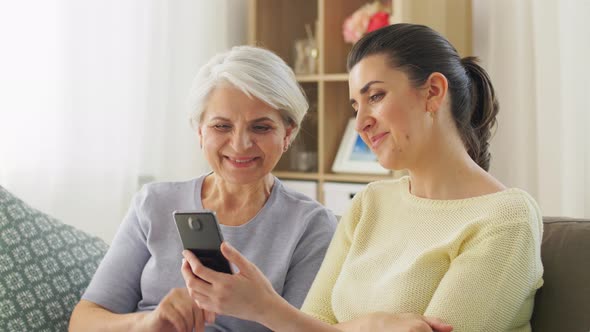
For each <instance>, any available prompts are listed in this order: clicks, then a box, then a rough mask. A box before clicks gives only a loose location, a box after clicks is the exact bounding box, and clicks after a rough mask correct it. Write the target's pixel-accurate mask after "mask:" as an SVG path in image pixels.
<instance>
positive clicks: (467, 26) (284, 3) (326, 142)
mask: <svg viewBox="0 0 590 332" xmlns="http://www.w3.org/2000/svg"><path fill="white" fill-rule="evenodd" d="M367 2H368V1H367V0H250V3H249V13H248V14H249V31H248V42H249V44H250V45H257V46H261V47H265V48H267V49H270V50H272V51H274V52H275V53H277V54H278V55H279V56H280V57H282V58H283V59H284V60H285V61H286V62H287V63H288V64H289V65H291V66H293V65H294V62H295V46H294V45H295V41H296V40H299V39H304V38H306V29H305V26H306V24H307V25H308V26H309V27H311V28H315V29H314V30H315V31H316V33H317V49H318V53H317V54H318V62H317V73H314V74H306V75H297V79H298V81H299V82H300V84H301V85H302V86H303V89H304V90H305V93H306V94H307V97H308V100H309V104H310V111H309V113H308V115H307V117H306V119H305V120H304V122H303V124H302V128H301V132H300V135H299V137H298V139H297V141H296V142H295V143H294V145H293V147H292V148H291V149H290V151H288V152H287V153H285V155H284V156H283V158H282V159H281V161H280V162H279V164H278V165H277V167H276V169H275V171H274V172H273V173H274V174H275V175H276V176H278V177H279V178H282V179H290V180H311V181H316V182H317V184H318V185H317V188H318V193H317V197H318V199H319V201H320V202H324V197H323V192H324V191H323V187H324V183H326V182H352V183H367V182H370V181H374V180H378V179H387V178H391V177H392V176H397V175H399V173H396V174H391V175H363V174H341V173H338V174H336V173H333V172H332V171H331V169H332V164H333V163H334V159H335V158H336V153H337V152H338V147H339V146H340V141H341V139H342V136H343V134H344V130H345V128H346V124H347V122H348V119H349V118H351V117H352V116H353V113H352V108H351V107H350V104H349V101H348V100H349V98H348V83H347V80H348V74H347V73H346V57H347V54H348V52H349V51H350V49H351V47H352V45H350V44H347V43H346V42H345V41H344V39H343V37H342V24H343V22H344V20H345V19H346V18H347V17H348V16H350V15H351V14H352V13H353V12H354V11H355V10H357V9H358V8H360V7H361V6H362V5H363V4H365V3H367ZM392 7H393V20H394V22H396V23H399V22H412V23H420V24H426V25H429V26H432V27H433V28H435V29H437V30H438V31H440V32H441V33H443V34H444V35H446V36H447V38H449V39H450V40H451V42H452V43H453V44H454V45H455V46H456V47H457V49H458V50H459V52H460V53H461V54H462V55H463V56H464V55H467V54H469V53H471V0H394V2H393V6H392Z"/></svg>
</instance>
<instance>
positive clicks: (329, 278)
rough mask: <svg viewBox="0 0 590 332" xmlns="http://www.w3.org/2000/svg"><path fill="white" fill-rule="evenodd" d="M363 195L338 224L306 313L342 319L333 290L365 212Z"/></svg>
mask: <svg viewBox="0 0 590 332" xmlns="http://www.w3.org/2000/svg"><path fill="white" fill-rule="evenodd" d="M361 197H362V192H360V193H358V194H357V195H356V196H355V197H354V198H353V200H352V203H351V207H350V208H349V210H348V211H347V213H345V214H344V216H343V217H342V219H341V220H340V223H339V224H338V226H337V227H336V232H335V233H334V237H333V238H332V241H331V243H330V246H329V247H328V251H327V252H326V256H325V257H324V261H323V262H322V265H321V267H320V270H319V271H318V274H317V275H316V278H315V280H314V282H313V284H312V286H311V288H310V290H309V292H308V293H307V297H306V298H305V301H304V302H303V306H302V308H301V311H303V312H305V313H306V314H308V315H310V316H312V317H315V318H317V319H319V320H321V321H324V322H326V323H328V324H336V323H338V320H337V319H336V317H335V315H334V311H333V308H332V291H333V289H334V284H335V283H336V281H337V280H338V276H339V275H340V272H341V270H342V265H343V264H344V261H345V260H346V257H347V255H348V252H349V250H350V245H351V242H352V237H353V234H354V229H355V227H356V224H357V223H358V220H359V218H360V215H361V205H362V204H361Z"/></svg>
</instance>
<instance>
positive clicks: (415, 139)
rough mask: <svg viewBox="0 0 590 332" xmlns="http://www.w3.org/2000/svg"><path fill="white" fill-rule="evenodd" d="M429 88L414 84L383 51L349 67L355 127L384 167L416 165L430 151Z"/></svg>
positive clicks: (409, 166)
mask: <svg viewBox="0 0 590 332" xmlns="http://www.w3.org/2000/svg"><path fill="white" fill-rule="evenodd" d="M427 90H428V89H422V88H420V89H418V88H415V87H413V86H412V85H411V82H410V81H409V79H408V77H407V75H406V74H405V73H404V72H403V71H401V70H399V69H395V68H391V66H390V65H389V64H388V63H387V58H386V56H385V55H382V54H377V55H370V56H367V57H365V58H364V59H362V60H361V61H360V62H358V63H357V64H356V65H355V66H354V67H353V68H352V69H351V70H350V76H349V93H350V98H351V104H352V107H353V108H354V109H355V111H356V128H355V129H356V130H357V131H358V132H359V134H360V136H361V138H362V139H363V141H365V143H366V144H367V145H368V146H369V147H370V148H371V150H372V151H373V152H374V153H375V154H376V155H377V158H378V160H379V163H380V164H381V165H382V166H383V167H385V168H388V169H393V170H399V169H406V168H411V167H415V166H416V164H417V163H419V162H420V156H423V155H424V153H427V152H428V146H429V140H431V139H432V137H431V136H430V135H429V133H430V130H428V129H429V127H430V126H431V125H432V119H431V118H430V116H429V115H428V113H427V95H428V91H427Z"/></svg>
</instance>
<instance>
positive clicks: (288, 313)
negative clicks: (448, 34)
mask: <svg viewBox="0 0 590 332" xmlns="http://www.w3.org/2000/svg"><path fill="white" fill-rule="evenodd" d="M348 68H349V94H350V103H351V105H352V107H353V109H354V111H355V113H356V130H357V131H358V132H359V134H360V136H361V137H362V139H363V140H364V141H365V142H366V143H367V145H368V146H370V148H371V150H372V151H373V152H375V154H376V155H377V157H378V160H379V163H380V164H381V165H382V166H383V167H386V168H389V169H393V170H399V169H407V170H408V172H409V176H408V177H404V178H402V179H399V180H388V181H379V182H375V183H372V184H369V185H368V186H367V188H366V189H365V190H363V191H362V192H360V193H358V194H357V195H356V196H355V198H354V199H353V202H352V205H351V208H350V210H349V211H348V213H346V214H345V215H344V216H343V218H342V220H341V221H340V223H339V225H338V229H337V230H336V233H335V235H334V239H333V241H332V243H331V245H330V248H329V249H328V253H327V254H326V258H325V260H324V263H323V264H322V267H321V269H320V271H319V272H318V275H317V277H316V280H315V282H314V284H313V286H312V288H311V290H310V292H309V294H308V296H307V298H306V300H305V304H304V305H303V307H302V311H299V310H297V309H295V308H293V307H292V306H290V305H289V304H288V303H286V302H285V301H284V300H283V299H281V298H280V296H278V295H277V294H276V293H275V292H274V291H273V290H272V287H270V284H269V283H268V282H267V281H266V280H265V278H264V276H263V275H262V274H260V273H259V271H258V270H257V268H256V267H255V266H254V265H253V264H251V263H249V262H248V260H247V258H245V257H243V256H242V255H240V253H239V250H235V249H233V248H232V247H231V246H229V245H222V252H223V253H224V255H225V256H226V257H227V258H228V259H229V260H230V261H232V262H234V263H235V264H236V265H237V266H238V267H239V269H240V274H239V275H222V274H220V273H216V272H215V271H212V270H210V269H208V268H206V267H204V266H203V265H202V264H201V263H200V262H199V260H198V259H196V258H195V256H194V255H192V254H191V253H190V252H185V259H186V260H187V261H186V262H187V263H185V264H183V267H182V271H183V276H184V278H185V280H186V282H187V285H188V286H189V290H190V293H191V296H192V297H193V298H194V299H195V300H196V301H197V302H198V303H199V306H200V307H201V308H204V309H207V310H210V311H214V312H217V313H222V314H229V315H234V316H236V317H241V318H244V319H252V320H256V321H258V322H260V323H262V324H265V325H266V326H268V327H270V328H271V329H273V330H275V331H335V330H352V331H431V330H433V329H434V330H436V331H449V330H450V329H451V326H448V325H445V324H442V322H441V321H438V320H433V319H431V318H427V317H424V316H434V317H438V318H441V319H443V320H444V321H446V322H447V323H450V324H451V325H452V327H453V328H454V329H455V331H530V329H531V327H530V324H529V320H530V318H531V313H532V309H533V302H534V295H535V292H536V290H537V289H538V288H539V287H540V286H541V285H542V283H543V280H542V274H543V266H542V264H541V256H540V239H541V238H542V237H541V233H542V220H541V212H540V211H539V208H538V206H537V204H536V203H535V201H534V199H533V198H532V197H531V196H530V195H528V194H527V193H526V192H524V191H523V190H520V189H517V188H507V187H505V186H504V185H503V184H502V183H500V181H498V180H497V179H495V178H494V177H493V176H492V175H490V174H489V173H488V172H487V170H488V169H489V165H490V154H489V152H488V142H489V139H490V137H491V130H492V128H493V127H494V124H495V122H496V114H497V113H498V103H497V100H496V97H495V94H494V88H493V86H492V83H491V81H490V79H489V77H488V75H487V74H486V72H485V70H484V69H483V68H481V67H480V66H479V65H478V64H477V63H476V61H475V59H474V58H470V57H468V58H463V59H461V58H460V57H459V55H458V54H457V51H456V50H455V48H454V47H453V46H452V45H451V44H450V43H449V42H448V41H447V40H446V39H445V38H444V37H442V36H441V35H440V34H438V33H436V32H435V31H434V30H432V29H430V28H428V27H425V26H421V25H413V24H395V25H392V26H389V27H386V28H383V29H380V30H377V31H374V32H372V33H370V34H368V35H366V36H364V37H363V38H362V39H361V40H360V41H358V42H357V43H356V44H355V46H354V47H353V49H352V51H351V53H350V54H349V58H348ZM195 276H196V277H195ZM197 277H199V278H197ZM229 290H231V292H232V294H239V296H235V295H234V296H229V295H228V291H229ZM245 304H247V305H245Z"/></svg>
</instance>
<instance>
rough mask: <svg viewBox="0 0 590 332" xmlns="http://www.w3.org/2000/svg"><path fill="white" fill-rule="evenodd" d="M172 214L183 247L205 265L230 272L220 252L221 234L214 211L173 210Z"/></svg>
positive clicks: (219, 270)
mask: <svg viewBox="0 0 590 332" xmlns="http://www.w3.org/2000/svg"><path fill="white" fill-rule="evenodd" d="M173 216H174V221H175V222H176V228H177V229H178V233H179V234H180V239H181V241H182V245H183V247H184V249H186V250H190V251H191V252H192V253H193V254H195V256H197V258H198V259H199V260H200V261H201V263H203V265H205V266H206V267H208V268H210V269H212V270H215V271H218V272H223V273H230V274H231V273H232V270H231V266H230V264H229V262H228V261H227V259H226V258H225V257H224V256H223V254H222V253H221V243H222V242H223V235H222V234H221V229H220V227H219V222H217V217H216V216H215V212H213V211H210V210H203V211H174V213H173Z"/></svg>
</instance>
